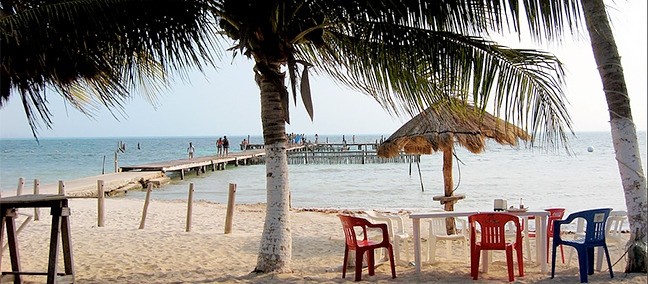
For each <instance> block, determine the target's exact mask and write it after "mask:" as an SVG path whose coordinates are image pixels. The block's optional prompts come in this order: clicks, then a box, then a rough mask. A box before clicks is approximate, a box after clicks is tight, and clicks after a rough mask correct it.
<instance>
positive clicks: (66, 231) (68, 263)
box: [61, 207, 74, 277]
mask: <svg viewBox="0 0 648 284" xmlns="http://www.w3.org/2000/svg"><path fill="white" fill-rule="evenodd" d="M61 239H62V240H61V242H62V244H63V261H64V262H65V274H66V275H72V277H74V261H73V258H72V237H71V236H70V208H69V207H63V210H62V213H61Z"/></svg>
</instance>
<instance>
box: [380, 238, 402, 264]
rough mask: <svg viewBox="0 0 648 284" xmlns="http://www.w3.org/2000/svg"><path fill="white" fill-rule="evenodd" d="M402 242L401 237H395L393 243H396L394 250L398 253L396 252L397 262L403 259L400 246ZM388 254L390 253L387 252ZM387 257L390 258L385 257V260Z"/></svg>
mask: <svg viewBox="0 0 648 284" xmlns="http://www.w3.org/2000/svg"><path fill="white" fill-rule="evenodd" d="M400 240H401V238H399V237H394V241H393V243H394V250H395V251H396V252H395V255H396V260H398V261H400V259H401V256H400V244H399V243H400ZM387 253H389V252H387ZM386 257H389V256H387V255H385V258H386ZM383 259H384V258H383Z"/></svg>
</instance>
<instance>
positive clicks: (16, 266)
mask: <svg viewBox="0 0 648 284" xmlns="http://www.w3.org/2000/svg"><path fill="white" fill-rule="evenodd" d="M16 215H17V213H16V209H7V211H6V212H5V217H4V223H5V225H6V226H7V245H8V246H9V258H11V271H13V272H20V253H19V252H18V241H17V240H16V220H15V219H16ZM14 283H22V281H21V279H20V274H14Z"/></svg>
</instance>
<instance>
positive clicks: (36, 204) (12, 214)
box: [0, 194, 74, 284]
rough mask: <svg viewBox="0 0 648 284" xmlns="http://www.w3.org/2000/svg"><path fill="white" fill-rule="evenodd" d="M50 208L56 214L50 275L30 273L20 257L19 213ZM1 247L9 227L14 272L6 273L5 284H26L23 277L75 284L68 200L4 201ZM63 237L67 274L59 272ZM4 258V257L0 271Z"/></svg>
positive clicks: (0, 206)
mask: <svg viewBox="0 0 648 284" xmlns="http://www.w3.org/2000/svg"><path fill="white" fill-rule="evenodd" d="M40 207H49V208H50V209H51V214H52V230H51V234H50V250H49V262H48V266H47V272H26V271H22V270H21V269H20V254H19V252H18V241H17V232H16V220H15V219H16V216H17V214H16V209H18V208H40ZM0 213H1V214H2V216H1V217H2V222H1V225H0V243H2V242H3V241H4V240H3V234H2V232H3V231H4V227H5V225H6V227H7V243H8V246H9V257H10V258H11V271H3V272H2V279H1V280H2V282H4V281H6V280H8V279H10V278H11V277H13V282H14V283H22V281H21V279H20V278H21V277H20V276H21V275H47V283H48V284H49V283H74V266H73V264H74V262H73V261H72V238H71V237H70V219H69V218H70V217H69V216H70V208H69V207H68V199H67V198H66V197H65V196H62V195H49V194H39V195H36V194H33V195H21V196H12V197H5V198H0ZM59 234H60V236H61V237H60V239H61V243H62V246H63V262H64V265H65V272H64V273H59V272H57V270H56V262H57V260H58V252H59V249H58V248H59ZM1 264H2V255H0V267H1Z"/></svg>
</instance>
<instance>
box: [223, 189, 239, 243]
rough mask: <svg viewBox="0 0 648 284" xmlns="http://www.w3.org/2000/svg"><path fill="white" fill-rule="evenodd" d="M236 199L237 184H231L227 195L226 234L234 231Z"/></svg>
mask: <svg viewBox="0 0 648 284" xmlns="http://www.w3.org/2000/svg"><path fill="white" fill-rule="evenodd" d="M235 199H236V184H235V183H230V184H229V194H228V196H227V213H226V214H225V234H229V233H231V232H232V218H233V217H234V205H235V202H234V200H235Z"/></svg>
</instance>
